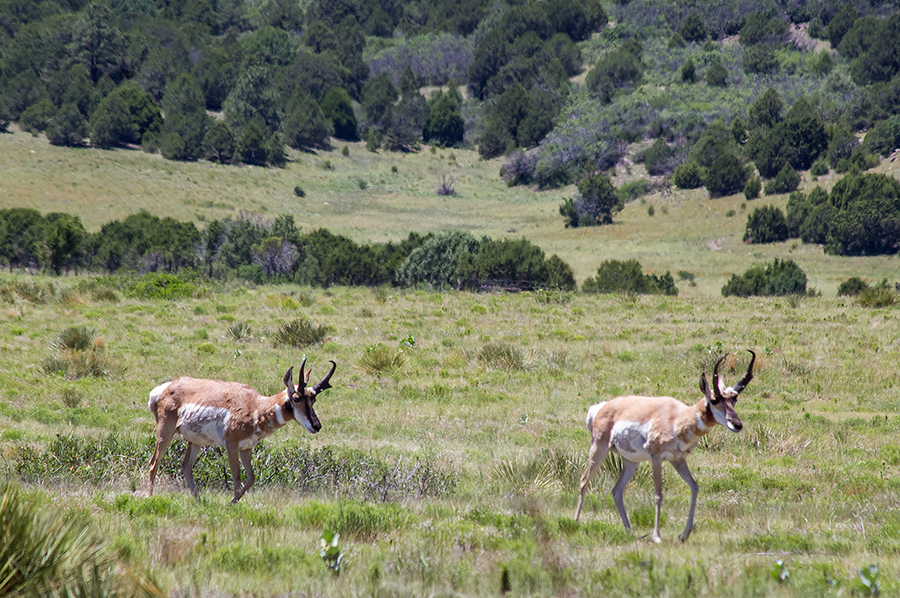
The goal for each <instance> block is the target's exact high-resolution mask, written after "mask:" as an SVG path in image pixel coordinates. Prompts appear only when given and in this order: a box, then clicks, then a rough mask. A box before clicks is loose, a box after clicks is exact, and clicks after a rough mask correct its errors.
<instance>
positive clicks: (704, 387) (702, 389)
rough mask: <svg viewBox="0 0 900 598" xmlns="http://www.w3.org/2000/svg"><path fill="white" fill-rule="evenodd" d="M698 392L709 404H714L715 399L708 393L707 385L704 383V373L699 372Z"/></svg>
mask: <svg viewBox="0 0 900 598" xmlns="http://www.w3.org/2000/svg"><path fill="white" fill-rule="evenodd" d="M700 392H702V393H703V396H704V397H706V400H707V401H709V402H710V403H715V402H716V399H715V398H714V397H713V395H712V393H711V392H710V391H709V384H708V383H707V382H706V372H700Z"/></svg>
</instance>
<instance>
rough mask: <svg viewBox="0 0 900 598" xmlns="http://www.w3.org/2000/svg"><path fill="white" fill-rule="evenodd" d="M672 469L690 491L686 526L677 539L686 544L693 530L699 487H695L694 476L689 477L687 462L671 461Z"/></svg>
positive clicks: (689, 471)
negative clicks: (689, 505)
mask: <svg viewBox="0 0 900 598" xmlns="http://www.w3.org/2000/svg"><path fill="white" fill-rule="evenodd" d="M672 467H674V468H675V471H677V472H678V475H680V476H681V479H682V480H684V481H685V482H686V483H687V485H688V487H689V488H690V489H691V509H690V511H688V520H687V524H686V525H685V526H684V533H682V534H681V535H680V536H679V537H678V539H679V540H681V541H682V542H687V539H688V538H689V537H690V535H691V531H693V529H694V508H695V507H696V506H697V495H698V494H699V493H700V487H699V486H698V485H697V482H696V480H694V476H692V475H691V470H690V469H688V464H687V461H685V460H684V459H682V460H681V461H673V462H672Z"/></svg>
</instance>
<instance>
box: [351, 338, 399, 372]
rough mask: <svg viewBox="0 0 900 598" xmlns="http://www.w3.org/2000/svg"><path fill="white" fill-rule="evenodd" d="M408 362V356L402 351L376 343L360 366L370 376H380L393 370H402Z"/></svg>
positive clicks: (369, 349) (368, 350)
mask: <svg viewBox="0 0 900 598" xmlns="http://www.w3.org/2000/svg"><path fill="white" fill-rule="evenodd" d="M406 361H407V358H406V355H405V354H404V353H403V351H402V350H400V349H393V348H391V347H388V346H387V345H384V344H380V343H375V344H374V345H372V346H370V347H368V348H367V349H366V351H365V353H363V356H362V358H361V359H360V360H359V365H360V367H362V369H364V370H365V371H367V372H369V373H370V374H379V373H381V372H386V371H391V370H394V371H396V370H401V369H403V367H404V366H405V365H406Z"/></svg>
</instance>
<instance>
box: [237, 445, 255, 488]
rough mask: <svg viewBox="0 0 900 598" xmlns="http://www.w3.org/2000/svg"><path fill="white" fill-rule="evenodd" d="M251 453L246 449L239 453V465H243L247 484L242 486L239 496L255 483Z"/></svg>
mask: <svg viewBox="0 0 900 598" xmlns="http://www.w3.org/2000/svg"><path fill="white" fill-rule="evenodd" d="M252 457H253V453H252V452H251V451H250V450H249V449H248V450H245V451H241V463H243V464H244V471H246V472H247V483H246V484H244V487H243V488H242V489H241V496H243V495H244V493H245V492H246V491H247V490H249V489H250V486H252V485H253V483H254V482H255V481H256V476H254V475H253V459H252Z"/></svg>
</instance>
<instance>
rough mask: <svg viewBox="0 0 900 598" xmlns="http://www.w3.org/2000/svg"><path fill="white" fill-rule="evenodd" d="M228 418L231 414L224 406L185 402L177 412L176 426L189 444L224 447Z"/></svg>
mask: <svg viewBox="0 0 900 598" xmlns="http://www.w3.org/2000/svg"><path fill="white" fill-rule="evenodd" d="M230 418H231V414H230V413H229V412H228V409H225V408H224V407H208V406H206V405H197V404H196V403H186V404H184V405H182V407H181V409H180V410H179V412H178V428H179V429H180V430H181V435H182V436H184V438H185V439H186V440H187V441H188V442H190V443H191V444H196V445H197V446H213V445H215V446H222V447H224V446H225V430H226V429H227V428H228V420H229V419H230Z"/></svg>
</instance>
